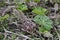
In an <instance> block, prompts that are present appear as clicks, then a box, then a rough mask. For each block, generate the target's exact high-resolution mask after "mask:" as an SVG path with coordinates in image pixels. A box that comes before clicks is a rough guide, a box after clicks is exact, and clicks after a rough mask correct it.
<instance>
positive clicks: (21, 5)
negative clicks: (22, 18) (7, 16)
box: [17, 3, 28, 11]
mask: <svg viewBox="0 0 60 40" xmlns="http://www.w3.org/2000/svg"><path fill="white" fill-rule="evenodd" d="M17 6H18V7H17V9H18V10H22V11H25V10H28V8H27V6H26V5H25V4H22V3H17Z"/></svg>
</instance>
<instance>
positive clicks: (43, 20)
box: [34, 15, 52, 32]
mask: <svg viewBox="0 0 60 40" xmlns="http://www.w3.org/2000/svg"><path fill="white" fill-rule="evenodd" d="M34 21H35V22H36V23H37V24H39V25H41V27H40V28H39V30H40V31H41V32H43V31H49V30H50V29H51V28H52V21H51V20H50V19H49V18H48V17H47V16H46V15H37V16H35V17H34Z"/></svg>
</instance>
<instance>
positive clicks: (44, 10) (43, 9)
mask: <svg viewBox="0 0 60 40" xmlns="http://www.w3.org/2000/svg"><path fill="white" fill-rule="evenodd" d="M46 11H47V10H46V9H45V8H42V7H36V8H34V9H33V11H32V12H33V13H36V14H40V15H44V14H45V12H46Z"/></svg>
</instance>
